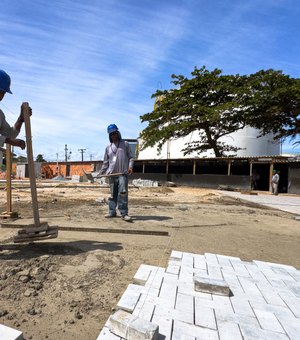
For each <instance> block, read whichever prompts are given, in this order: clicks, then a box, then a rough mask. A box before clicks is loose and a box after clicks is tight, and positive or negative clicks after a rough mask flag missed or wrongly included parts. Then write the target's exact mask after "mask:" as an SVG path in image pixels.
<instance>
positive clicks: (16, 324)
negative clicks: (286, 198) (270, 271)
mask: <svg viewBox="0 0 300 340" xmlns="http://www.w3.org/2000/svg"><path fill="white" fill-rule="evenodd" d="M129 195H130V204H129V207H130V214H131V216H132V217H133V222H132V223H127V222H124V221H123V220H121V218H115V219H110V220H107V219H105V218H104V214H105V213H106V212H107V205H106V203H105V201H106V199H107V197H108V189H107V188H103V187H100V186H98V185H95V186H93V185H87V184H80V185H79V184H77V185H76V184H71V183H67V184H65V183H60V184H59V183H57V184H54V185H51V186H50V185H41V184H40V183H39V184H38V200H39V208H40V218H41V221H47V222H48V223H49V225H59V226H61V227H73V228H75V227H81V228H86V230H84V231H73V230H71V231H59V236H58V238H56V239H53V240H45V241H40V242H36V243H32V244H14V243H13V242H12V236H13V235H14V234H16V229H7V228H1V229H0V299H1V304H0V323H1V324H4V325H7V326H10V327H13V328H16V329H19V330H21V331H22V332H23V333H24V338H25V339H37V340H40V339H55V340H56V339H64V340H71V339H72V340H77V339H78V340H79V339H80V340H81V339H85V340H86V339H96V338H97V336H98V334H99V332H100V330H101V328H102V327H103V325H104V323H105V322H106V320H107V319H108V317H109V315H110V314H111V312H112V311H113V310H114V307H115V306H116V303H117V301H118V300H119V299H120V297H121V295H122V293H123V291H124V290H125V289H126V287H127V285H128V284H129V283H131V282H132V278H133V276H134V274H135V273H136V271H137V269H138V268H139V266H140V265H141V264H151V265H155V266H162V267H166V265H167V261H168V258H169V255H170V253H171V251H172V250H179V251H185V252H194V253H199V254H203V253H205V252H211V253H218V254H223V255H231V256H238V257H240V258H241V259H243V260H248V261H252V260H262V261H270V262H277V263H284V264H289V265H293V266H295V267H297V268H300V256H299V255H300V254H299V244H300V227H299V223H300V222H299V221H297V220H295V218H294V216H293V215H292V214H289V213H285V212H281V211H279V210H272V209H267V208H263V207H260V206H256V205H253V204H250V203H247V202H246V201H242V200H238V199H234V198H231V197H228V196H224V195H226V192H224V195H223V194H220V193H219V192H216V191H213V190H204V189H195V188H186V187H180V188H179V187H178V188H173V187H172V188H167V187H158V188H134V187H131V188H130V193H129ZM0 202H1V205H2V209H3V211H5V210H6V191H5V190H4V189H3V188H2V189H1V190H0ZM13 211H17V212H18V213H19V215H20V217H21V218H20V219H19V220H18V221H17V222H15V223H25V225H26V224H27V223H29V222H28V221H30V220H32V216H33V212H32V206H31V194H30V189H29V188H28V185H27V187H23V188H20V187H19V186H16V187H15V188H14V190H13ZM3 222H4V223H5V222H7V221H6V220H3ZM89 228H98V229H99V232H97V231H94V232H91V231H89ZM103 229H111V230H115V231H117V229H123V230H136V231H144V232H149V233H150V232H155V231H164V232H167V233H168V236H155V235H140V234H124V233H120V232H119V233H107V232H100V231H101V230H103Z"/></svg>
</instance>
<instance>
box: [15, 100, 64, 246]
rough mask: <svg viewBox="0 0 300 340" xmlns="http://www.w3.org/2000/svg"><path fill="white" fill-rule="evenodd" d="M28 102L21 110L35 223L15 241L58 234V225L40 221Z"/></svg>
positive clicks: (45, 237) (20, 232)
mask: <svg viewBox="0 0 300 340" xmlns="http://www.w3.org/2000/svg"><path fill="white" fill-rule="evenodd" d="M29 110H30V109H29V104H28V103H27V102H25V103H22V106H21V111H22V114H23V117H24V122H25V131H26V144H27V145H26V148H27V162H28V171H29V178H30V189H31V198H32V209H33V219H34V224H33V225H30V226H28V227H25V228H24V229H22V230H19V232H18V235H17V236H15V237H14V242H15V243H17V242H32V241H36V240H43V239H48V238H55V237H57V235H58V227H57V226H53V227H49V225H48V223H47V222H43V223H41V222H40V217H39V207H38V200H37V191H36V179H35V169H34V160H33V151H32V140H31V139H32V138H31V125H30V111H29Z"/></svg>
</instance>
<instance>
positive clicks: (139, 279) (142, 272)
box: [133, 264, 157, 286]
mask: <svg viewBox="0 0 300 340" xmlns="http://www.w3.org/2000/svg"><path fill="white" fill-rule="evenodd" d="M156 270H157V268H156V267H154V266H149V265H146V264H142V265H140V267H139V269H138V271H137V272H136V273H135V275H134V277H133V283H136V284H138V285H142V286H144V285H145V283H146V281H147V280H148V279H149V276H150V274H151V272H152V271H156Z"/></svg>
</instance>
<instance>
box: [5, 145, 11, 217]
mask: <svg viewBox="0 0 300 340" xmlns="http://www.w3.org/2000/svg"><path fill="white" fill-rule="evenodd" d="M6 200H7V207H6V213H7V214H8V215H9V214H11V213H12V204H11V202H12V201H11V146H10V144H6Z"/></svg>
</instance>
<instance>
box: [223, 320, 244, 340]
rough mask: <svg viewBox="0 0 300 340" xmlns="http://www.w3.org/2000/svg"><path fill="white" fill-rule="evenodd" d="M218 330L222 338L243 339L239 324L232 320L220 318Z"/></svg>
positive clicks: (227, 339) (228, 339)
mask: <svg viewBox="0 0 300 340" xmlns="http://www.w3.org/2000/svg"><path fill="white" fill-rule="evenodd" d="M218 332H219V337H220V340H243V337H242V334H241V331H240V328H239V326H238V325H237V324H235V323H232V322H228V321H221V320H218Z"/></svg>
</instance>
